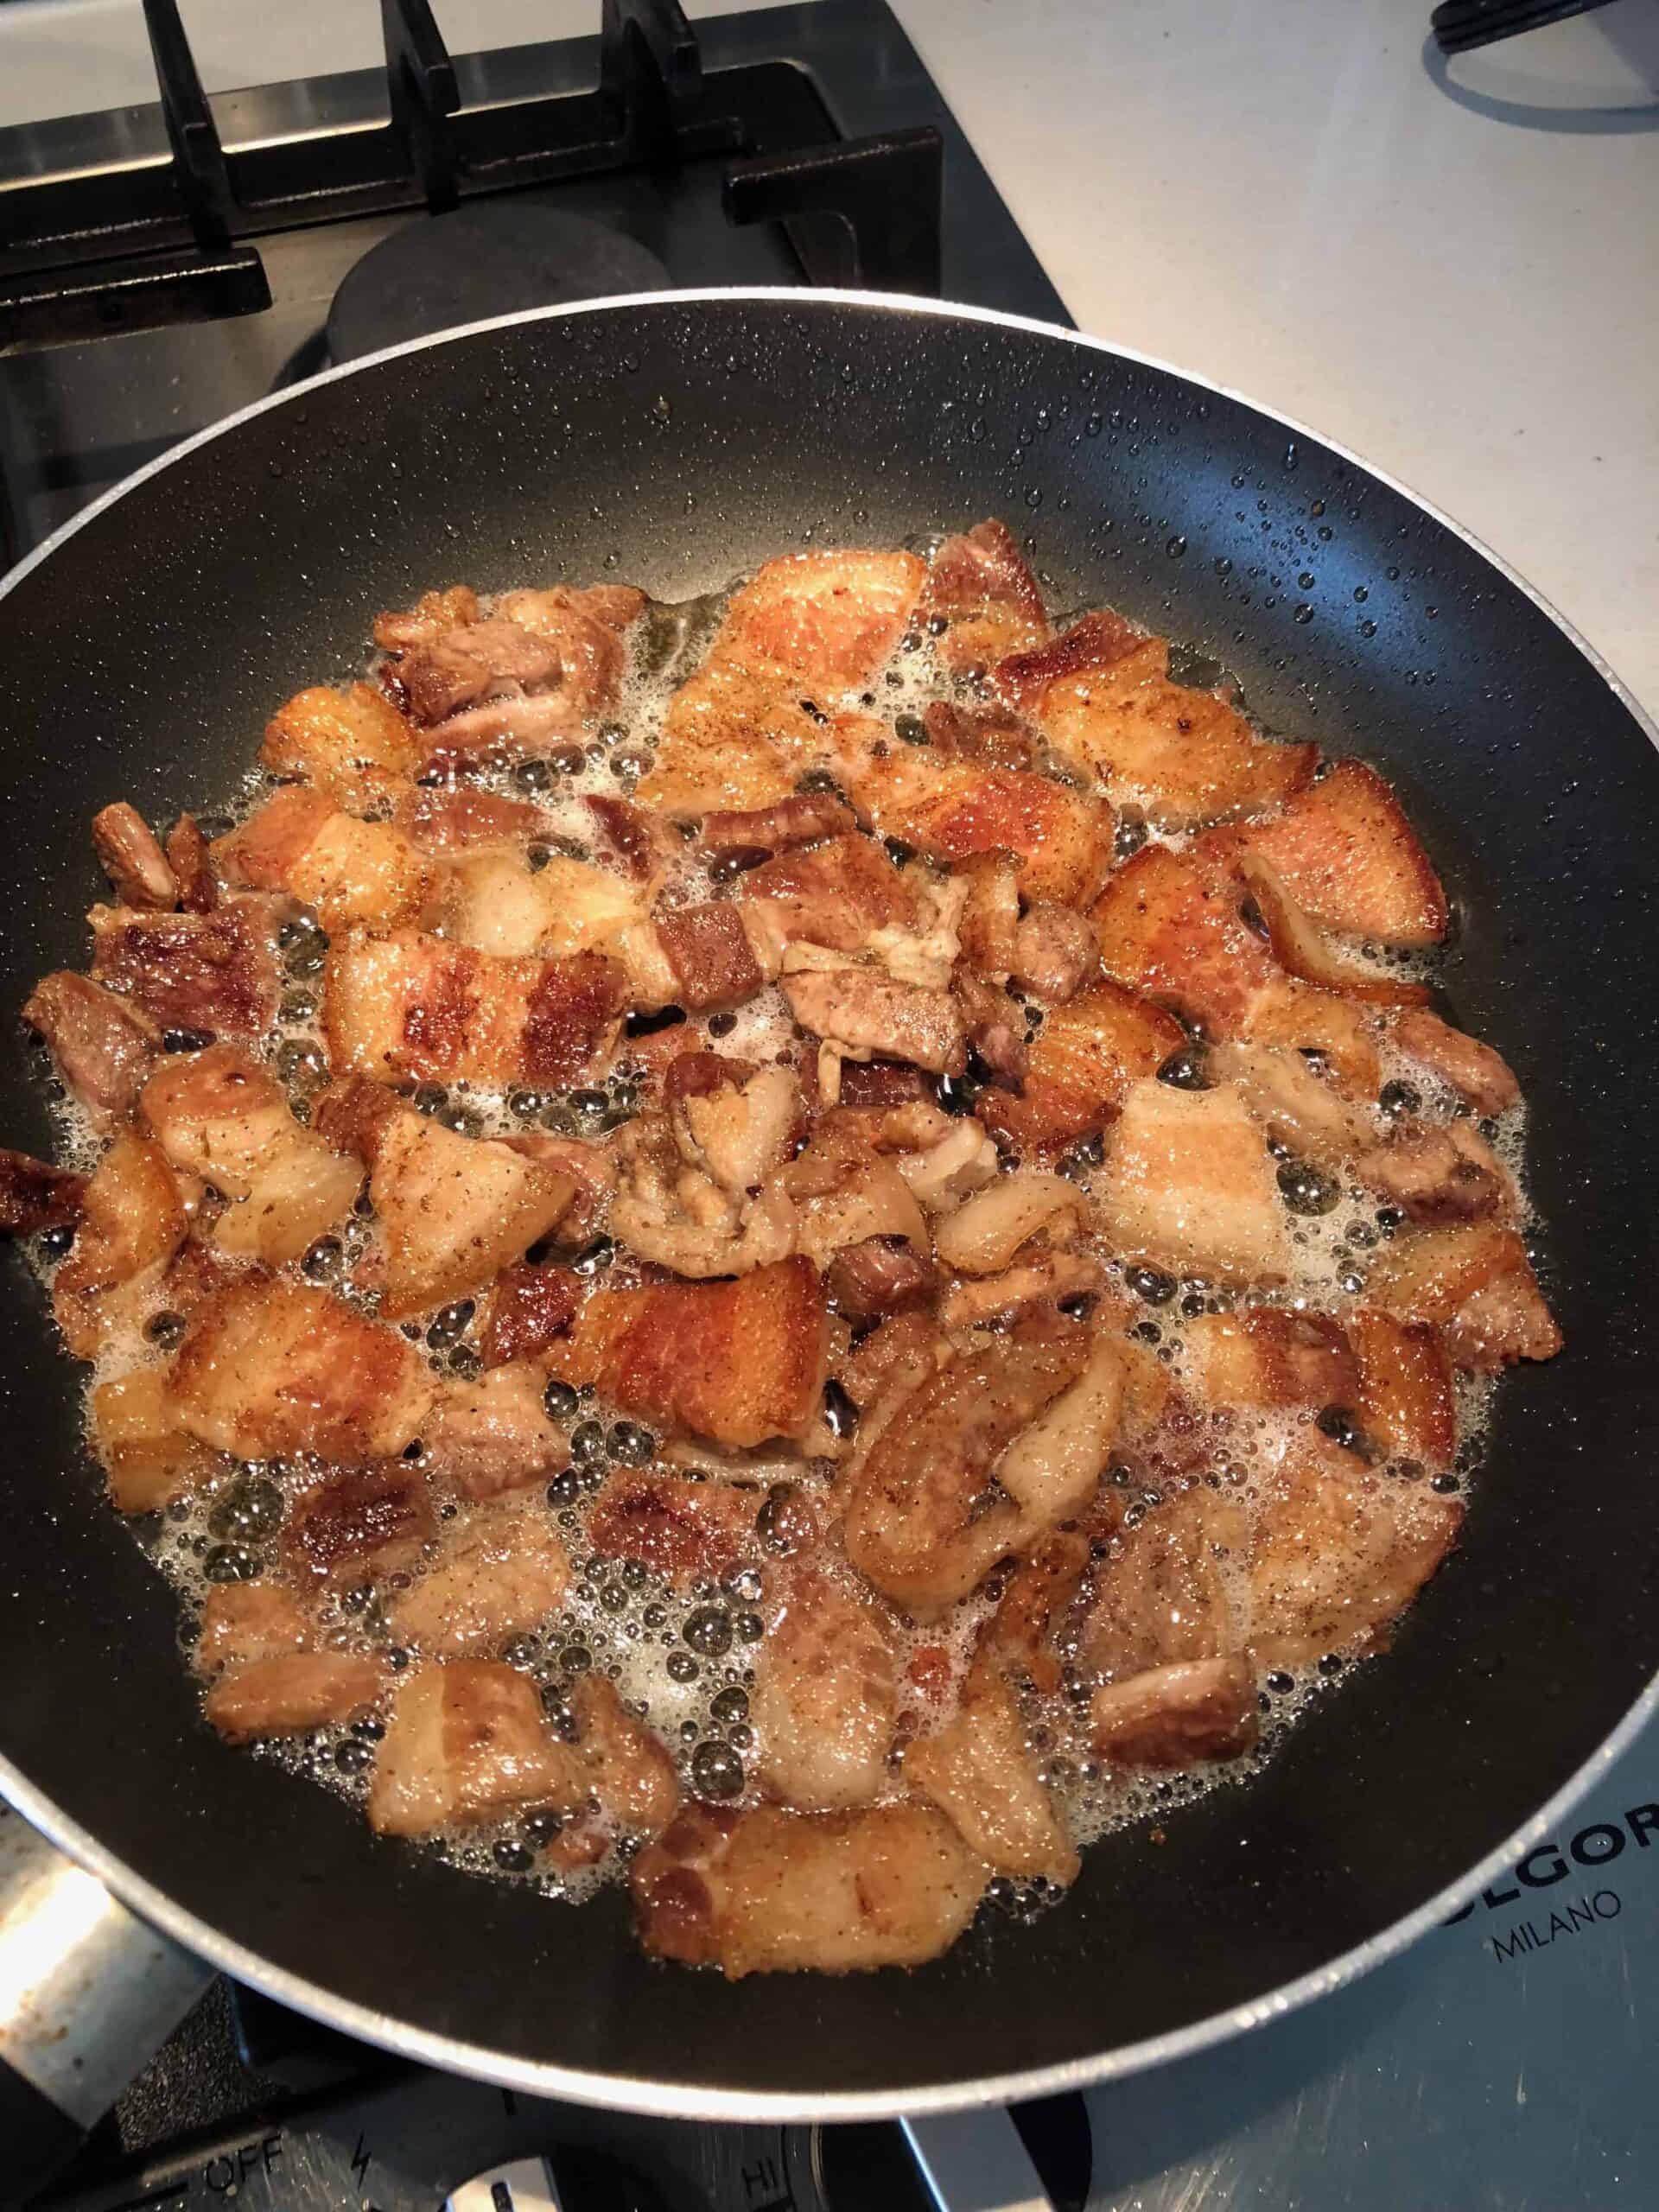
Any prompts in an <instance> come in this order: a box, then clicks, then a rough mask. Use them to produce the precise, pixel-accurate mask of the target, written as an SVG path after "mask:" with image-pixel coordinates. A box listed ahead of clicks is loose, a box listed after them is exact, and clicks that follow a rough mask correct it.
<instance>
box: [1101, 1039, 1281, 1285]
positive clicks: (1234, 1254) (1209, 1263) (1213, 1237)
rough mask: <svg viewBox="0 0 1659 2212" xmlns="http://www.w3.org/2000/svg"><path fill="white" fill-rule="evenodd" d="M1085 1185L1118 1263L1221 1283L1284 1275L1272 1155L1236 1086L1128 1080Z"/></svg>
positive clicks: (1279, 1198)
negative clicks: (1197, 1087) (1101, 1155)
mask: <svg viewBox="0 0 1659 2212" xmlns="http://www.w3.org/2000/svg"><path fill="white" fill-rule="evenodd" d="M1093 1189H1094V1199H1095V1207H1096V1220H1097V1223H1098V1225H1099V1228H1100V1231H1101V1234H1102V1235H1103V1236H1104V1237H1105V1238H1106V1240H1107V1243H1109V1245H1110V1247H1111V1249H1112V1250H1113V1251H1114V1252H1116V1254H1118V1255H1120V1256H1121V1257H1122V1258H1124V1259H1130V1260H1137V1261H1141V1262H1144V1263H1145V1264H1147V1265H1148V1266H1151V1267H1154V1268H1166V1269H1168V1270H1169V1271H1170V1272H1171V1273H1172V1274H1177V1275H1204V1276H1207V1277H1209V1278H1211V1279H1212V1280H1218V1281H1227V1282H1274V1281H1283V1279H1284V1277H1285V1275H1286V1274H1287V1273H1288V1271H1289V1268H1290V1259H1291V1244H1290V1236H1289V1231H1288V1226H1287V1216H1286V1212H1285V1208H1284V1204H1283V1201H1282V1199H1281V1197H1280V1194H1279V1186H1278V1181H1277V1178H1276V1176H1275V1173H1274V1163H1273V1159H1272V1156H1271V1154H1269V1153H1268V1147H1267V1140H1266V1137H1265V1135H1264V1134H1263V1131H1262V1127H1261V1124H1260V1123H1259V1122H1256V1121H1255V1120H1254V1119H1253V1118H1252V1116H1251V1115H1250V1113H1249V1110H1248V1109H1247V1108H1246V1106H1245V1104H1244V1102H1243V1099H1242V1098H1241V1097H1240V1096H1239V1095H1238V1093H1237V1092H1236V1090H1226V1089H1222V1088H1217V1089H1216V1090H1204V1091H1190V1090H1176V1089H1174V1088H1173V1086H1172V1085H1170V1084H1163V1083H1158V1082H1156V1081H1153V1082H1145V1081H1141V1082H1136V1083H1133V1084H1130V1086H1129V1088H1128V1092H1127V1093H1126V1095H1125V1097H1124V1100H1123V1106H1122V1113H1121V1114H1120V1116H1119V1117H1118V1119H1117V1120H1116V1122H1114V1123H1113V1124H1112V1128H1111V1133H1110V1135H1109V1139H1108V1141H1107V1147H1106V1160H1105V1165H1104V1166H1103V1167H1102V1168H1100V1169H1098V1170H1097V1171H1096V1174H1095V1177H1094V1184H1093Z"/></svg>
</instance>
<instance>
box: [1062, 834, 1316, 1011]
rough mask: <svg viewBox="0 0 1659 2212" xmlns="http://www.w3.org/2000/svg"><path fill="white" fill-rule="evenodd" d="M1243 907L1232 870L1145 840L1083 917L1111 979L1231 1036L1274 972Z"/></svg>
mask: <svg viewBox="0 0 1659 2212" xmlns="http://www.w3.org/2000/svg"><path fill="white" fill-rule="evenodd" d="M1242 906H1243V893H1241V891H1240V889H1239V887H1238V885H1237V882H1236V879H1235V878H1234V877H1233V875H1232V874H1231V873H1230V870H1227V869H1225V868H1219V867H1217V866H1215V865H1214V864H1213V863H1211V864H1210V865H1206V864H1205V861H1204V859H1203V858H1202V857H1201V856H1195V855H1192V854H1190V853H1176V852H1172V851H1171V850H1170V849H1169V847H1168V846H1166V845H1146V846H1143V847H1142V849H1141V851H1140V852H1138V853H1137V854H1136V855H1135V857H1134V859H1133V860H1132V861H1129V863H1128V866H1127V867H1126V868H1121V869H1120V870H1119V871H1118V873H1117V874H1116V875H1115V876H1114V877H1113V878H1112V880H1111V881H1110V882H1109V884H1108V885H1107V887H1106V889H1105V891H1104V892H1103V894H1102V895H1101V897H1100V899H1098V900H1097V901H1096V905H1095V907H1094V910H1093V912H1092V913H1091V914H1090V920H1091V921H1092V922H1093V924H1094V927H1095V935H1096V940H1097V942H1098V944H1099V946H1100V954H1101V958H1102V960H1103V963H1104V964H1105V969H1106V972H1107V974H1108V975H1109V976H1113V977H1115V978H1116V981H1117V982H1119V983H1122V984H1123V985H1125V986H1127V988H1129V989H1130V990H1135V991H1143V992H1145V993H1146V994H1147V995H1148V996H1149V997H1152V998H1154V999H1158V1000H1160V1001H1163V1002H1164V1003H1165V1004H1166V1005H1169V1006H1173V1007H1176V1008H1177V1009H1178V1011H1179V1012H1180V1013H1181V1014H1185V1015H1186V1016H1187V1017H1188V1018H1189V1019H1190V1020H1195V1021H1202V1022H1204V1023H1205V1025H1206V1027H1210V1028H1211V1029H1212V1030H1213V1031H1215V1032H1216V1033H1217V1034H1220V1035H1224V1036H1230V1035H1235V1034H1237V1033H1240V1032H1241V1031H1242V1029H1243V1027H1244V1025H1245V1024H1246V1022H1247V1021H1248V1019H1249V1012H1250V1007H1251V1005H1252V1003H1253V1001H1255V998H1256V996H1257V995H1258V994H1259V993H1260V992H1261V991H1262V989H1263V988H1266V987H1268V986H1270V985H1272V984H1274V983H1275V982H1279V981H1280V980H1281V973H1282V971H1281V969H1280V967H1279V964H1278V963H1277V962H1276V961H1275V960H1274V957H1273V954H1272V952H1271V951H1270V950H1268V945H1267V944H1266V943H1265V942H1264V940H1263V939H1262V938H1261V937H1260V936H1258V935H1257V933H1256V931H1254V930H1253V929H1251V928H1250V926H1249V924H1248V923H1247V922H1246V921H1245V920H1244V918H1243V913H1242V912H1241V911H1240V910H1241V907H1242Z"/></svg>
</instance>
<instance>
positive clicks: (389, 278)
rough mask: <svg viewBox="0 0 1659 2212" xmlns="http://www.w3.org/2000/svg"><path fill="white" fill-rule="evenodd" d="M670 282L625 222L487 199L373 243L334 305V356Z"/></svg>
mask: <svg viewBox="0 0 1659 2212" xmlns="http://www.w3.org/2000/svg"><path fill="white" fill-rule="evenodd" d="M668 281H669V277H668V270H667V269H666V268H665V267H664V264H663V263H662V262H660V261H659V260H658V258H657V256H656V255H655V254H654V253H652V251H650V250H649V248H648V247H645V246H643V245H639V242H638V241H637V240H636V239H634V238H629V237H627V236H626V234H625V233H624V232H620V231H613V230H609V229H607V227H606V226H604V225H603V224H602V223H595V222H593V221H591V220H589V219H588V218H587V217H585V216H581V215H568V214H564V213H560V212H559V211H557V210H556V209H554V208H551V207H541V206H538V205H537V204H536V203H535V202H533V201H527V200H480V201H477V202H474V204H472V205H470V206H468V207H461V208H458V209H457V210H456V211H455V212H454V213H453V214H449V215H434V216H429V217H424V218H418V219H416V220H415V221H413V222H410V223H406V224H404V226H403V228H402V229H401V230H397V231H394V232H392V233H391V236H390V237H389V238H382V239H381V240H380V242H379V244H378V245H374V246H371V247H370V249H369V251H367V252H366V253H365V255H364V256H363V258H362V259H361V260H360V261H359V262H358V263H357V264H356V265H355V267H354V268H353V269H352V270H350V271H349V272H348V274H347V275H346V281H345V282H344V283H342V284H341V286H340V289H339V290H338V291H337V292H336V293H335V295H334V305H333V307H332V308H330V309H329V310H328V358H329V359H330V360H331V361H334V362H340V361H355V360H357V359H359V358H360V357H361V356H362V355H363V354H365V353H378V352H379V350H380V349H381V347H382V346H396V345H398V344H400V343H401V342H402V341H403V340H406V339H410V338H429V337H430V336H432V334H434V333H435V332H436V331H440V330H453V329H454V327H455V326H456V325H457V324H458V323H463V322H480V321H483V320H484V319H485V317H486V316H488V315H512V314H515V313H517V312H518V310H520V309H521V308H540V307H553V306H556V305H557V304H558V302H561V301H563V300H592V299H603V298H605V297H607V296H608V295H610V294H612V293H614V292H657V291H663V290H665V289H667V286H668Z"/></svg>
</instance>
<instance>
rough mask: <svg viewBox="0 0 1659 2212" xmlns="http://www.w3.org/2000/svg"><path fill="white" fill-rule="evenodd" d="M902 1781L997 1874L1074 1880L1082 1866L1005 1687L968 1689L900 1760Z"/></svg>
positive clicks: (991, 1684) (981, 1684)
mask: <svg viewBox="0 0 1659 2212" xmlns="http://www.w3.org/2000/svg"><path fill="white" fill-rule="evenodd" d="M905 1779H906V1782H908V1783H910V1784H911V1785H912V1788H914V1789H919V1790H920V1791H922V1793H923V1794H924V1795H925V1796H928V1797H931V1799H932V1801H933V1802H934V1803H935V1804H936V1805H937V1806H938V1808H939V1809H940V1811H941V1812H942V1813H944V1815H946V1817H947V1818H948V1819H949V1820H950V1823H951V1825H952V1827H955V1828H956V1830H957V1834H959V1835H960V1836H961V1837H962V1839H963V1842H964V1843H965V1844H966V1845H967V1846H968V1847H969V1850H970V1851H971V1852H973V1853H974V1854H975V1856H976V1858H979V1859H983V1860H984V1861H985V1863H986V1865H987V1866H990V1867H992V1868H994V1869H995V1872H997V1873H999V1874H1009V1875H1012V1876H1014V1878H1015V1879H1017V1880H1027V1881H1028V1880H1029V1879H1030V1878H1032V1877H1033V1875H1038V1874H1040V1875H1042V1876H1043V1877H1044V1878H1045V1879H1046V1880H1048V1881H1051V1882H1058V1883H1060V1884H1062V1885H1064V1884H1065V1883H1068V1882H1071V1881H1075V1880H1076V1878H1077V1869H1078V1866H1079V1865H1080V1863H1081V1862H1080V1861H1079V1859H1078V1858H1077V1852H1076V1850H1075V1848H1074V1847H1073V1846H1072V1843H1071V1838H1070V1837H1069V1836H1068V1835H1067V1834H1066V1832H1065V1824H1064V1823H1063V1822H1062V1821H1061V1820H1060V1818H1059V1815H1058V1813H1057V1812H1056V1811H1055V1808H1054V1805H1053V1802H1052V1799H1051V1798H1050V1796H1049V1793H1048V1790H1047V1789H1046V1787H1045V1785H1044V1784H1043V1783H1042V1782H1041V1780H1040V1779H1039V1776H1038V1773H1037V1768H1036V1764H1035V1762H1034V1761H1033V1758H1032V1755H1031V1752H1030V1751H1029V1750H1028V1749H1027V1741H1026V1724H1025V1722H1024V1720H1023V1719H1021V1718H1020V1707H1019V1705H1018V1703H1017V1702H1016V1700H1015V1698H1014V1692H1013V1691H1012V1690H1011V1689H1010V1688H1009V1687H1008V1685H1007V1682H1005V1681H998V1680H996V1679H995V1678H991V1679H982V1680H980V1681H976V1682H974V1683H972V1684H970V1686H969V1690H968V1693H967V1694H966V1695H965V1696H964V1697H963V1701H962V1704H961V1706H960V1707H959V1708H958V1710H957V1712H956V1713H954V1714H953V1715H952V1717H951V1719H950V1720H948V1721H947V1722H946V1723H945V1725H944V1727H943V1728H941V1729H939V1730H938V1731H937V1732H935V1733H934V1734H932V1735H931V1736H923V1737H921V1738H918V1741H917V1742H915V1743H913V1744H912V1745H911V1746H910V1748H909V1750H908V1751H906V1754H905Z"/></svg>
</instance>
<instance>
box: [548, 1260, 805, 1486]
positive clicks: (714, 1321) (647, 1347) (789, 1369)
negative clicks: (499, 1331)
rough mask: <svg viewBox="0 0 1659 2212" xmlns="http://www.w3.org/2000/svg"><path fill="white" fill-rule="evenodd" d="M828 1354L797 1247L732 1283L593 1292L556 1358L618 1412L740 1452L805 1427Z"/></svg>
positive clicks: (572, 1377) (572, 1376)
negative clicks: (562, 1354)
mask: <svg viewBox="0 0 1659 2212" xmlns="http://www.w3.org/2000/svg"><path fill="white" fill-rule="evenodd" d="M828 1357H829V1344H828V1331H827V1327H826V1315H825V1311H824V1303H823V1289H822V1287H821V1286H820V1284H819V1281H818V1276H817V1269H816V1268H814V1267H813V1265H812V1263H811V1262H810V1260H807V1259H804V1258H801V1257H799V1256H797V1257H795V1258H793V1259H787V1260H781V1261H779V1262H777V1263H776V1264H775V1265H773V1266H771V1267H766V1268H756V1269H755V1270H754V1272H753V1274H746V1275H741V1276H740V1277H739V1278H738V1279H737V1281H734V1282H700V1283H691V1282H671V1283H658V1284H655V1285H653V1286H652V1287H649V1288H646V1289H642V1290H621V1291H610V1290H607V1291H601V1292H599V1293H598V1294H595V1295H594V1297H593V1298H591V1299H590V1300H588V1305H587V1306H586V1307H585V1308H584V1310H583V1313H582V1319H581V1322H580V1324H579V1325H578V1328H577V1331H576V1334H575V1338H574V1339H573V1341H572V1343H571V1344H570V1346H569V1353H568V1356H567V1357H566V1358H564V1359H563V1360H560V1361H559V1362H558V1363H557V1364H558V1368H559V1370H560V1371H561V1372H563V1373H565V1374H566V1375H568V1376H569V1379H570V1380H571V1381H573V1382H578V1383H588V1382H591V1383H594V1384H595V1385H596V1386H597V1387H598V1389H600V1391H601V1393H602V1395H604V1396H606V1397H607V1398H609V1399H610V1400H612V1402H613V1403H615V1404H616V1405H618V1406H620V1407H621V1408H623V1410H624V1411H625V1412H626V1413H631V1414H639V1415H640V1416H641V1417H642V1418H643V1419H645V1420H646V1421H657V1422H661V1423H664V1424H666V1425H668V1426H671V1427H679V1428H684V1429H689V1430H690V1432H691V1433H692V1434H693V1435H696V1436H703V1437H707V1438H708V1439H709V1440H710V1442H712V1443H715V1444H728V1445H734V1446H737V1447H739V1448H740V1449H743V1450H747V1449H749V1448H751V1447H753V1446H755V1445H757V1444H764V1443H766V1442H767V1441H768V1440H770V1439H772V1438H773V1437H779V1436H789V1437H796V1436H800V1435H803V1434H804V1433H805V1431H806V1429H807V1427H809V1426H810V1423H811V1421H813V1419H814V1418H815V1417H816V1415H817V1411H818V1404H819V1401H820V1399H821V1398H822V1396H823V1383H824V1376H825V1372H826V1363H827V1361H828Z"/></svg>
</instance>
